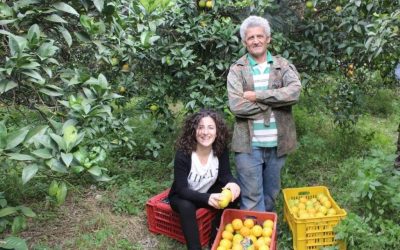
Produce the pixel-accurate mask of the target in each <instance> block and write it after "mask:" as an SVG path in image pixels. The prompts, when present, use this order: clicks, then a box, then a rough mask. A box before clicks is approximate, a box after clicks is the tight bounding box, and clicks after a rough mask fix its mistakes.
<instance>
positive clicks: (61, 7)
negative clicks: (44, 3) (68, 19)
mask: <svg viewBox="0 0 400 250" xmlns="http://www.w3.org/2000/svg"><path fill="white" fill-rule="evenodd" d="M53 7H54V8H56V9H57V10H60V11H64V12H67V13H69V14H72V15H75V16H79V13H78V12H77V11H76V10H75V9H74V8H72V7H71V6H70V5H68V4H66V3H64V2H58V3H55V4H53Z"/></svg>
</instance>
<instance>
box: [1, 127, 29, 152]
mask: <svg viewBox="0 0 400 250" xmlns="http://www.w3.org/2000/svg"><path fill="white" fill-rule="evenodd" d="M28 132H29V130H28V128H27V127H25V128H21V129H19V130H17V131H14V132H11V133H9V134H8V135H7V138H6V143H7V146H6V149H12V148H15V147H16V146H18V145H19V144H21V143H22V142H23V141H24V139H25V137H26V135H27V134H28Z"/></svg>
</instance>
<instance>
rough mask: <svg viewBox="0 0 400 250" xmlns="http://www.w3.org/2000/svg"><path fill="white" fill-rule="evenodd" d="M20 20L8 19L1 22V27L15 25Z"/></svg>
mask: <svg viewBox="0 0 400 250" xmlns="http://www.w3.org/2000/svg"><path fill="white" fill-rule="evenodd" d="M17 20H18V19H8V20H0V25H6V24H9V23H13V22H15V21H17Z"/></svg>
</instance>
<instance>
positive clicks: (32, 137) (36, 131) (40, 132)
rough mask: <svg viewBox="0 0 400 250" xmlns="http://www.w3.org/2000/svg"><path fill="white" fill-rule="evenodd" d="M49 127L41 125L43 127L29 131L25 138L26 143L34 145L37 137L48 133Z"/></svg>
mask: <svg viewBox="0 0 400 250" xmlns="http://www.w3.org/2000/svg"><path fill="white" fill-rule="evenodd" d="M48 127H49V126H47V125H41V126H37V127H35V128H33V129H31V130H29V133H28V134H27V136H26V137H25V141H26V142H27V143H32V142H33V140H35V136H38V135H43V134H44V133H45V132H46V130H47V128H48Z"/></svg>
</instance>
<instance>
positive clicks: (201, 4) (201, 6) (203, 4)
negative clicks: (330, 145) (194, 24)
mask: <svg viewBox="0 0 400 250" xmlns="http://www.w3.org/2000/svg"><path fill="white" fill-rule="evenodd" d="M199 7H200V8H204V7H206V1H205V0H200V1H199Z"/></svg>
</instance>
